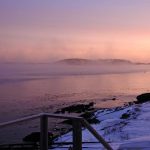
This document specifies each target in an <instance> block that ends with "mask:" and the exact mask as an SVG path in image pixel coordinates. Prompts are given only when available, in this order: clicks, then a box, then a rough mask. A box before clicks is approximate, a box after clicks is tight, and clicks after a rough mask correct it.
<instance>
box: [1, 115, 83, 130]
mask: <svg viewBox="0 0 150 150" xmlns="http://www.w3.org/2000/svg"><path fill="white" fill-rule="evenodd" d="M41 116H47V117H48V118H60V119H70V120H74V119H75V120H82V119H83V118H82V117H76V116H70V115H59V114H51V113H39V114H37V115H31V116H27V117H22V118H19V119H15V120H11V121H7V122H3V123H0V128H2V127H6V126H9V125H13V124H16V123H21V122H25V121H29V120H35V119H37V118H40V117H41Z"/></svg>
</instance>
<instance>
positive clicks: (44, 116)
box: [0, 113, 113, 150]
mask: <svg viewBox="0 0 150 150" xmlns="http://www.w3.org/2000/svg"><path fill="white" fill-rule="evenodd" d="M37 118H40V150H48V118H60V119H69V120H72V125H73V150H82V126H84V127H85V128H87V129H88V130H89V131H90V132H91V133H92V134H93V136H95V138H96V139H97V140H98V141H99V142H100V143H101V144H102V145H103V146H104V147H105V148H106V149H107V150H113V149H112V148H111V146H110V145H109V144H108V143H107V142H106V141H105V140H104V138H103V137H102V136H101V135H99V133H98V132H97V131H96V130H95V129H94V128H93V127H92V126H91V125H90V124H89V123H88V122H87V121H86V120H85V119H83V118H82V117H74V116H70V115H57V114H50V113H40V114H38V115H32V116H29V117H24V118H20V119H16V120H13V121H8V122H4V123H0V128H3V127H6V126H10V125H13V124H17V123H21V122H25V121H29V120H34V119H37Z"/></svg>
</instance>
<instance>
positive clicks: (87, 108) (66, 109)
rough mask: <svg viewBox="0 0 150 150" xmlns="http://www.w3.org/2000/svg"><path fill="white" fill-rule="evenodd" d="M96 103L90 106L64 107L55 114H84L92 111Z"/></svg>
mask: <svg viewBox="0 0 150 150" xmlns="http://www.w3.org/2000/svg"><path fill="white" fill-rule="evenodd" d="M93 106H94V102H90V103H89V104H76V105H72V106H68V107H64V108H62V109H61V110H57V111H56V112H55V113H65V112H67V113H82V112H86V111H92V110H94V108H93Z"/></svg>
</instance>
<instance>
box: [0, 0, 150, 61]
mask: <svg viewBox="0 0 150 150" xmlns="http://www.w3.org/2000/svg"><path fill="white" fill-rule="evenodd" d="M149 8H150V1H148V0H142V1H141V0H132V1H131V0H126V1H120V0H112V1H109V2H108V1H107V2H106V1H97V0H93V1H91V0H79V1H73V2H72V1H71V2H70V1H67V0H61V1H59V0H56V1H44V2H43V1H40V0H32V1H29V0H22V1H17V0H13V1H9V0H1V1H0V61H1V62H8V61H9V62H50V61H54V60H57V59H63V58H72V57H79V58H91V59H97V58H122V59H130V60H134V61H146V62H150V61H149V59H150V19H149V14H150V9H149Z"/></svg>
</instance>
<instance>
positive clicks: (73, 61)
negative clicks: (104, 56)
mask: <svg viewBox="0 0 150 150" xmlns="http://www.w3.org/2000/svg"><path fill="white" fill-rule="evenodd" d="M56 63H58V64H67V65H88V64H92V63H94V61H93V60H90V59H80V58H71V59H63V60H60V61H57V62H56Z"/></svg>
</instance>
